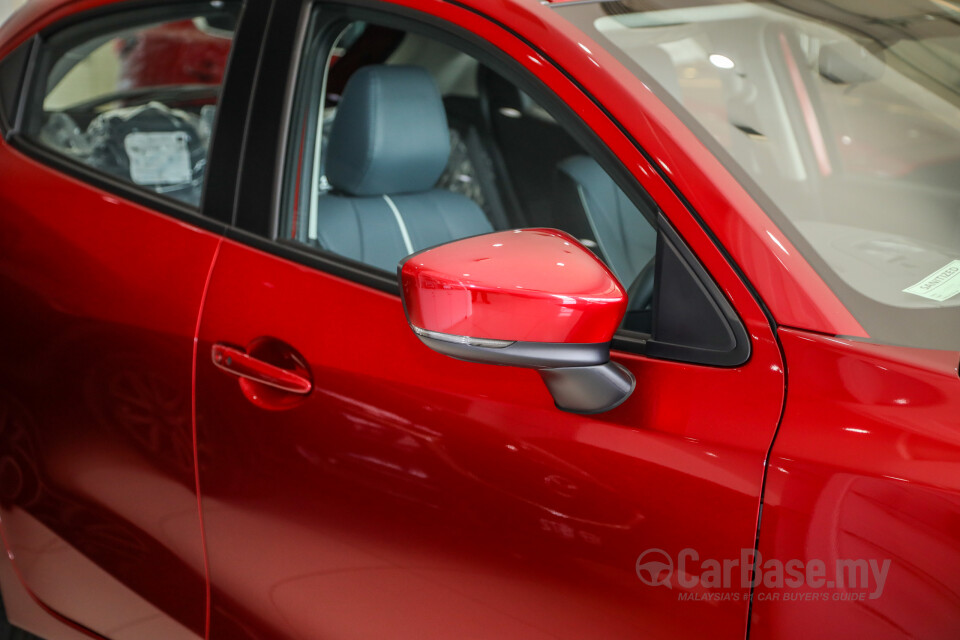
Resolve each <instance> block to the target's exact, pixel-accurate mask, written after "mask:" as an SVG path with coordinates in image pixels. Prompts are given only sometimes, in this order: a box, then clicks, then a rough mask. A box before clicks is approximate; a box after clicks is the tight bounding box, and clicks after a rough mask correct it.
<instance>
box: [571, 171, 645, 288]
mask: <svg viewBox="0 0 960 640" xmlns="http://www.w3.org/2000/svg"><path fill="white" fill-rule="evenodd" d="M558 168H559V169H560V171H561V172H563V173H564V174H566V175H567V176H568V177H569V178H570V179H571V180H572V181H573V183H574V185H575V186H576V188H577V194H578V195H579V198H580V204H581V206H582V207H583V213H584V215H585V216H586V218H587V220H588V221H589V223H590V228H591V230H592V231H593V235H594V238H595V239H596V241H597V245H599V249H600V253H602V254H603V258H604V259H605V260H606V262H607V264H608V265H609V266H610V269H612V270H613V272H614V273H615V274H616V276H617V278H619V279H620V282H621V283H622V284H623V286H625V287H629V286H630V285H631V284H632V283H633V281H634V280H635V279H636V277H637V276H638V275H639V274H640V271H641V270H642V269H643V267H644V266H646V264H647V263H648V262H649V261H650V259H651V258H653V256H654V255H655V254H656V249H657V233H656V230H655V229H654V228H653V226H652V225H651V224H650V223H649V222H647V220H646V218H644V217H643V214H642V213H640V211H639V210H638V209H637V207H636V206H634V204H633V203H632V202H631V201H630V199H629V198H627V196H626V194H625V193H623V191H622V190H621V189H620V187H618V186H617V183H616V182H614V181H613V179H612V178H610V176H609V175H607V172H606V171H604V170H603V168H602V167H601V166H600V165H599V164H598V163H597V161H596V160H594V159H593V158H591V157H589V156H573V157H571V158H567V159H566V160H564V161H563V162H561V163H560V165H559V167H558Z"/></svg>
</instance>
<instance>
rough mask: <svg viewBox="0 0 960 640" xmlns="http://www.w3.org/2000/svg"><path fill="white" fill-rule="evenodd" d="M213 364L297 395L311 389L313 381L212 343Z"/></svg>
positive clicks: (233, 348)
mask: <svg viewBox="0 0 960 640" xmlns="http://www.w3.org/2000/svg"><path fill="white" fill-rule="evenodd" d="M213 364H215V365H216V366H217V367H219V368H221V369H223V370H224V371H226V372H227V373H230V374H232V375H235V376H237V377H240V378H246V379H248V380H253V381H254V382H259V383H260V384H265V385H267V386H268V387H273V388H274V389H280V390H281V391H286V392H287V393H293V394H296V395H298V396H305V395H307V394H308V393H310V391H311V389H313V383H312V382H310V380H308V379H307V378H304V377H303V376H301V375H298V374H297V373H294V372H293V371H288V370H287V369H282V368H280V367H277V366H275V365H272V364H270V363H269V362H264V361H263V360H258V359H257V358H254V357H251V356H250V355H248V354H246V353H244V352H243V351H241V350H240V349H237V348H236V347H228V346H226V345H223V344H215V345H213Z"/></svg>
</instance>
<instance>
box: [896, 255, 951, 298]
mask: <svg viewBox="0 0 960 640" xmlns="http://www.w3.org/2000/svg"><path fill="white" fill-rule="evenodd" d="M903 292H904V293H912V294H913V295H915V296H921V297H923V298H927V299H929V300H936V301H938V302H945V301H947V300H949V299H950V298H952V297H953V296H955V295H957V294H958V293H960V260H954V261H953V262H951V263H950V264H948V265H947V266H945V267H944V268H943V269H940V270H938V271H934V272H933V273H931V274H930V275H928V276H927V277H926V278H924V279H923V280H921V281H920V282H918V283H917V284H915V285H913V286H912V287H907V288H906V289H904V290H903Z"/></svg>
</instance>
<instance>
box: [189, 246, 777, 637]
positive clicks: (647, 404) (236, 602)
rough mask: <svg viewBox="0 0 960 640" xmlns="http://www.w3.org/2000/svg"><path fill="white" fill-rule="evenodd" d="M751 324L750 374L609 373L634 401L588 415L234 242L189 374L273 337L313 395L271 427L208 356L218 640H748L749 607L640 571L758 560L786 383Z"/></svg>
mask: <svg viewBox="0 0 960 640" xmlns="http://www.w3.org/2000/svg"><path fill="white" fill-rule="evenodd" d="M728 277H729V276H728ZM735 286H738V285H735ZM357 309H363V310H364V312H363V313H359V314H358V313H356V310H357ZM746 310H747V312H748V313H749V315H748V316H747V317H746V318H745V320H746V321H747V322H748V325H749V326H750V329H751V333H752V334H753V335H754V336H755V338H754V344H753V347H754V356H753V358H752V359H751V361H750V362H749V363H748V364H746V365H744V366H743V367H740V368H735V369H718V368H713V367H702V366H692V365H683V364H678V363H670V362H662V361H655V360H649V359H646V358H642V357H637V356H632V355H627V354H615V356H614V357H615V359H616V361H617V362H619V363H620V364H622V365H624V366H626V367H628V368H629V369H630V370H631V372H632V373H633V374H634V376H636V378H637V391H636V392H635V393H634V396H633V397H632V398H631V399H629V400H627V402H625V403H624V404H623V405H621V406H620V407H618V408H617V409H615V410H613V411H610V412H608V413H604V414H599V415H597V416H577V415H574V414H568V413H562V412H559V411H557V410H556V408H555V407H554V404H553V399H552V398H551V397H550V395H549V393H548V392H547V390H546V389H545V387H544V386H543V384H542V382H541V381H540V378H539V376H538V375H537V374H536V373H535V372H533V371H526V370H521V369H516V368H511V367H499V368H496V369H494V370H492V371H491V368H490V367H489V366H485V365H478V364H471V363H467V362H461V361H457V360H452V359H450V358H446V357H443V356H441V355H439V354H435V353H433V352H431V351H429V349H427V348H426V347H425V346H424V345H423V344H421V343H420V341H419V340H418V339H417V338H416V336H415V335H414V334H413V333H412V332H411V331H410V329H409V328H408V327H407V323H406V320H405V318H404V312H403V308H402V305H401V303H400V300H399V299H398V298H397V297H396V296H393V295H389V294H384V293H379V292H376V291H373V290H371V289H368V288H365V287H363V286H361V285H358V284H355V283H352V282H349V281H345V280H342V279H340V278H336V277H333V276H330V275H328V274H324V273H322V272H318V271H316V270H314V269H310V268H307V267H303V266H300V265H295V264H292V263H290V262H288V261H286V260H283V259H280V258H277V257H274V256H272V255H269V254H266V253H262V252H259V251H256V250H253V249H250V248H249V247H246V246H244V245H241V244H237V243H235V242H232V241H227V242H226V243H225V244H224V245H223V248H222V250H221V253H220V256H219V258H218V260H217V265H216V267H215V269H214V274H213V279H212V280H211V282H210V288H209V292H208V297H207V303H206V305H205V309H204V315H203V321H202V324H201V329H200V340H199V353H200V354H201V356H202V355H203V354H207V353H210V350H211V349H212V348H213V346H214V345H215V344H216V343H221V342H226V343H231V344H236V345H248V344H250V343H252V342H254V341H255V340H258V339H261V338H262V337H263V336H269V337H271V338H272V339H275V340H277V341H279V342H281V343H282V344H286V345H290V346H291V347H292V348H295V349H296V351H297V352H298V353H299V354H300V355H302V357H303V359H304V361H305V362H307V363H308V365H309V368H310V371H311V373H312V379H313V383H314V391H313V393H312V394H311V395H310V396H309V397H307V398H306V400H305V401H303V402H302V403H301V404H298V405H297V406H296V407H294V408H290V409H288V410H287V411H272V412H265V411H263V410H262V409H259V408H258V407H257V406H256V405H255V404H253V403H251V402H249V401H248V399H247V398H246V397H245V395H244V392H243V390H242V389H241V388H240V386H239V384H238V381H237V379H236V378H235V377H233V376H231V375H228V374H227V373H225V372H224V371H222V370H220V369H218V368H217V367H216V366H215V365H214V364H213V362H212V361H211V360H210V359H209V358H205V357H200V358H198V369H197V399H198V406H197V424H198V443H199V448H200V449H199V450H200V481H201V487H202V491H203V496H204V497H203V501H204V522H205V529H206V535H207V542H208V549H209V554H210V576H211V584H212V590H213V591H212V593H213V600H212V620H211V636H212V637H215V638H216V637H223V638H244V637H252V638H256V637H297V636H303V635H305V634H314V635H317V636H321V637H323V636H324V635H329V636H331V637H337V636H339V635H344V634H347V635H350V634H358V635H363V636H369V637H381V636H385V635H399V636H400V637H407V636H409V637H420V638H423V637H438V638H439V637H447V636H448V635H449V634H450V632H451V629H457V630H458V631H457V633H458V635H459V634H462V635H464V636H470V635H477V634H483V633H493V634H495V635H496V636H497V637H516V638H530V637H540V636H543V637H549V636H551V635H561V636H563V635H565V634H572V635H574V636H581V637H582V636H595V637H614V638H616V637H624V638H633V637H636V634H637V632H638V629H639V630H645V631H647V632H649V633H650V634H651V635H655V636H665V637H666V636H670V635H671V634H673V637H676V636H680V637H702V636H703V635H707V634H709V635H711V637H718V638H719V637H723V638H740V637H742V636H743V634H744V631H745V623H746V608H747V602H746V601H745V600H740V601H738V602H729V603H723V604H720V605H719V606H717V605H716V604H713V603H698V604H692V606H691V603H687V602H678V601H677V599H676V593H675V592H672V591H669V590H666V589H664V590H662V592H657V591H656V590H650V589H649V588H648V587H645V586H644V585H642V584H641V583H639V581H638V580H637V577H636V574H635V570H634V562H635V560H636V557H637V555H638V553H639V552H640V551H642V550H643V549H646V548H648V547H657V546H665V547H666V548H667V549H669V550H670V551H671V552H673V551H675V550H676V549H680V548H683V547H685V546H690V545H696V546H698V547H699V548H703V549H704V550H705V552H706V553H711V554H719V556H718V557H727V556H729V555H730V554H734V555H738V554H739V553H740V551H739V550H740V549H741V548H742V547H743V546H744V545H747V546H750V545H752V540H753V536H754V535H755V526H756V509H757V504H758V500H759V492H760V487H761V478H762V473H763V459H764V457H765V456H766V450H767V447H768V446H769V441H770V438H771V437H772V432H773V429H774V428H775V426H776V422H777V419H778V417H779V413H780V407H781V401H782V392H783V376H782V370H781V366H782V363H781V361H780V354H779V351H778V349H777V347H776V344H775V343H774V341H773V336H772V335H771V333H770V329H769V325H768V324H767V323H766V321H765V319H764V318H763V316H762V314H761V313H760V310H759V309H758V308H757V307H756V306H753V308H752V309H751V307H750V306H749V305H748V306H747V307H746ZM347 318H349V321H348V322H345V321H344V320H345V319H347ZM304 319H308V321H304ZM491 374H493V375H491ZM691 385H692V386H693V387H695V388H697V389H700V390H701V394H702V395H701V402H697V403H690V402H687V401H686V400H685V398H686V397H687V394H688V390H689V387H690V386H691ZM704 504H707V505H708V506H707V508H706V509H705V508H704ZM674 545H676V549H674ZM252 576H256V578H255V579H251V577H252Z"/></svg>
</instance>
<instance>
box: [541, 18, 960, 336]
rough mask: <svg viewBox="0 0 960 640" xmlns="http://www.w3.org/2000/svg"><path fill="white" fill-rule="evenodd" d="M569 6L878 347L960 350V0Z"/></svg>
mask: <svg viewBox="0 0 960 640" xmlns="http://www.w3.org/2000/svg"><path fill="white" fill-rule="evenodd" d="M558 10H559V11H562V13H563V15H565V16H567V17H568V18H569V19H571V20H572V21H573V22H574V23H576V24H577V25H578V26H579V27H580V28H582V29H583V30H584V31H585V32H586V33H588V34H589V35H590V36H591V37H593V38H594V39H595V40H596V41H597V42H599V43H601V44H603V45H606V46H607V47H608V48H609V50H610V51H611V52H612V53H614V55H616V56H617V57H618V58H620V59H621V60H622V61H624V62H625V64H627V65H628V66H630V67H633V68H634V69H635V70H637V71H638V74H640V75H642V76H643V77H644V79H645V80H647V79H648V78H649V77H652V78H653V79H654V80H655V83H652V85H651V86H654V88H655V89H656V88H657V87H656V85H659V89H660V90H661V92H662V93H661V95H663V96H664V100H665V102H666V103H667V104H670V105H677V103H679V107H675V108H676V109H677V111H678V114H679V115H680V116H681V118H683V119H684V120H685V121H686V122H687V123H688V125H690V127H691V129H692V130H693V131H694V133H696V134H698V135H699V136H700V138H701V140H702V141H703V142H704V143H705V144H707V146H708V147H709V148H710V149H711V150H712V151H713V152H714V153H715V154H716V155H717V157H718V158H719V159H720V160H721V161H722V162H724V163H725V164H726V165H727V166H728V167H729V168H731V169H732V170H733V174H734V175H735V176H738V178H740V179H741V180H742V181H743V182H744V183H745V184H744V186H745V187H746V188H747V189H748V190H749V191H750V192H751V193H753V194H754V195H755V197H756V198H757V200H758V202H760V203H761V204H762V205H763V206H764V208H765V209H767V211H768V213H769V214H770V215H771V217H772V218H773V219H774V220H775V221H776V222H777V223H778V224H780V226H781V227H783V230H784V232H785V233H787V235H788V237H790V239H791V241H792V242H794V244H795V245H796V246H797V247H798V249H800V250H801V251H802V252H803V253H804V255H805V257H806V258H807V259H808V260H809V261H810V263H811V264H812V265H813V266H814V268H816V269H817V270H818V272H820V274H821V276H822V277H823V278H824V280H825V281H826V282H827V283H828V284H829V285H830V286H831V288H833V289H834V291H835V292H836V293H837V295H838V296H839V297H840V298H841V299H842V300H843V301H844V303H845V304H846V305H847V307H848V308H849V309H850V311H851V312H852V313H853V314H854V316H855V317H856V318H857V319H858V320H859V321H860V323H861V324H862V325H863V326H864V328H865V329H866V330H867V331H868V332H869V333H870V335H871V336H872V337H873V338H874V339H876V340H878V341H882V342H889V343H893V344H905V345H911V346H921V347H930V348H949V349H960V3H954V2H952V1H948V0H901V1H892V0H819V1H817V2H809V1H803V0H783V1H781V2H728V1H724V0H712V1H711V0H699V1H697V0H622V1H619V2H600V3H597V4H588V5H576V6H567V7H562V8H560V9H558Z"/></svg>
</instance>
